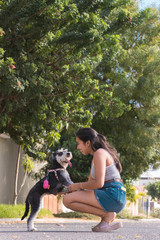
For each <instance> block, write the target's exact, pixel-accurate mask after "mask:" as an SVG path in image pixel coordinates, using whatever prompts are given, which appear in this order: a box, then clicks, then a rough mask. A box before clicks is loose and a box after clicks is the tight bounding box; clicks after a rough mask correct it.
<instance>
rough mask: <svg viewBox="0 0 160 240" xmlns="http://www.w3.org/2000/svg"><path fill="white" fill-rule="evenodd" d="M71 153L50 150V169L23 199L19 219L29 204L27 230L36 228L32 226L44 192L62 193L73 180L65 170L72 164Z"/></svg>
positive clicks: (26, 211) (61, 150) (25, 214)
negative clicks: (22, 209)
mask: <svg viewBox="0 0 160 240" xmlns="http://www.w3.org/2000/svg"><path fill="white" fill-rule="evenodd" d="M71 158H72V153H71V152H68V150H67V149H60V150H57V151H55V152H52V154H51V156H50V160H51V161H52V169H51V170H49V171H48V174H47V176H46V177H44V178H43V179H41V180H40V181H38V182H37V183H36V184H35V185H34V186H33V187H32V188H31V190H30V191H29V193H28V195H27V198H26V201H25V213H24V215H23V217H22V218H21V220H23V219H24V218H25V217H26V216H27V215H28V212H29V207H30V206H31V213H30V215H29V217H28V219H27V229H28V231H31V232H34V231H36V230H37V229H36V228H35V227H34V220H35V219H36V217H37V214H38V212H39V211H40V205H41V200H42V197H43V195H44V194H53V195H57V194H61V193H64V192H65V191H66V189H67V187H68V186H69V185H71V184H72V183H73V182H72V181H71V179H70V176H69V173H68V171H67V170H66V168H67V166H68V165H69V166H70V167H71V166H72V163H71V162H70V160H71Z"/></svg>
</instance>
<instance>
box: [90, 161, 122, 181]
mask: <svg viewBox="0 0 160 240" xmlns="http://www.w3.org/2000/svg"><path fill="white" fill-rule="evenodd" d="M91 176H92V178H94V179H95V168H94V163H93V164H92V168H91ZM114 178H120V179H121V176H120V173H119V171H118V169H117V167H116V165H115V164H111V165H109V166H107V167H106V173H105V179H104V181H108V180H111V179H114Z"/></svg>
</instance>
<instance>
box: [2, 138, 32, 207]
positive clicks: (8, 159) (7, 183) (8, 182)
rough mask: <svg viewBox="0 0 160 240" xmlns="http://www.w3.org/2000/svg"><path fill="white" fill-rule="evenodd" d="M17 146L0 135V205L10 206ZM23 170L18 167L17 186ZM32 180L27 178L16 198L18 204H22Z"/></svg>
mask: <svg viewBox="0 0 160 240" xmlns="http://www.w3.org/2000/svg"><path fill="white" fill-rule="evenodd" d="M17 154H18V145H17V144H16V143H14V141H13V140H12V139H11V138H9V137H7V136H6V135H0V184H1V186H0V204H1V203H6V204H12V203H13V193H14V177H15V169H16V160H17ZM22 178H23V169H22V167H21V166H20V174H19V185H20V184H21V182H22ZM34 183H35V182H34V181H33V180H32V179H29V178H27V181H26V183H25V186H24V188H23V189H22V191H21V194H20V195H19V197H18V203H24V202H25V198H26V195H27V194H28V191H29V189H30V188H31V186H33V185H34Z"/></svg>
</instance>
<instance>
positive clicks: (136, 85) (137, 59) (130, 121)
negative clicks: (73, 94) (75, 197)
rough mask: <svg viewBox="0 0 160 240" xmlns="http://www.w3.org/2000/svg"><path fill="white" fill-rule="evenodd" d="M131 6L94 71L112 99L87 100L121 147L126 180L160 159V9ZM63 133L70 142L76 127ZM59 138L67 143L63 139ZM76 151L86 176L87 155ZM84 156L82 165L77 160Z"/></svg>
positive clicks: (101, 127) (100, 126)
mask: <svg viewBox="0 0 160 240" xmlns="http://www.w3.org/2000/svg"><path fill="white" fill-rule="evenodd" d="M131 9H132V11H131V12H130V16H129V21H128V22H125V23H124V25H122V26H119V25H118V26H117V24H116V26H117V28H118V29H117V28H116V29H115V28H112V30H111V31H112V34H113V36H115V33H118V34H119V35H118V36H117V42H116V44H115V45H112V47H110V48H109V49H108V51H107V52H105V51H104V55H103V59H102V60H101V62H100V64H99V65H98V66H97V68H96V70H94V72H93V74H94V78H95V79H97V80H99V88H100V89H103V86H106V83H107V86H108V94H109V93H111V94H112V97H111V98H108V99H107V100H108V101H109V102H108V103H107V101H103V102H100V101H99V104H97V103H96V102H95V101H92V102H90V103H89V104H88V105H87V106H85V107H86V108H87V109H88V108H89V109H90V111H91V112H92V115H93V119H92V124H91V126H92V127H93V128H95V129H96V130H97V131H98V132H100V133H102V134H104V135H105V136H106V137H107V139H108V141H109V142H110V144H111V145H113V146H115V148H116V149H117V152H118V153H119V155H120V160H121V162H122V166H123V172H122V177H123V180H124V181H125V182H126V180H133V179H137V178H138V177H139V176H140V174H141V173H142V172H143V171H145V170H147V169H148V168H149V166H150V165H152V166H153V167H154V168H156V167H158V166H159V164H160V145H159V143H160V141H159V136H160V135H159V119H160V116H159V113H160V104H159V103H160V102H159V96H160V95H159V89H160V81H159V40H158V39H159V33H160V32H159V31H160V23H159V15H158V12H157V11H156V10H153V9H146V10H144V11H141V12H139V11H138V8H137V7H136V6H135V5H133V7H132V8H131ZM117 45H118V46H117ZM116 47H117V51H116ZM104 96H106V95H104ZM119 106H121V107H119ZM75 132H76V130H75V131H74V133H75ZM64 135H65V136H64V138H62V139H64V145H65V147H66V146H67V144H68V146H70V141H71V136H73V131H72V133H71V135H70V133H69V132H68V133H66V132H65V133H64ZM67 139H68V140H67ZM60 144H61V145H63V140H62V141H61V142H60ZM73 153H74V159H73V162H75V167H77V172H79V173H81V177H82V178H83V173H82V171H81V167H82V166H83V165H85V164H86V159H85V160H83V158H81V157H80V156H79V155H77V152H76V151H74V152H73ZM80 159H82V162H81V166H79V165H77V164H76V163H79V162H80ZM84 161H85V162H84ZM88 161H89V159H88ZM88 161H87V166H88V164H89V162H88ZM87 169H88V168H86V171H88V174H89V169H88V170H87ZM86 171H85V175H86V176H87V172H86ZM71 174H72V173H71ZM77 177H78V176H77ZM76 180H77V178H76Z"/></svg>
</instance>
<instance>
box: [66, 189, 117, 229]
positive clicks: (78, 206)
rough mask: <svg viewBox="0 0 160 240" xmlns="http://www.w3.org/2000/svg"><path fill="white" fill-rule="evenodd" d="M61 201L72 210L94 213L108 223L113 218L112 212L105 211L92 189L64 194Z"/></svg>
mask: <svg viewBox="0 0 160 240" xmlns="http://www.w3.org/2000/svg"><path fill="white" fill-rule="evenodd" d="M63 203H64V205H65V206H66V207H67V208H70V209H72V210H73V211H78V212H85V213H90V214H94V215H96V216H99V217H101V218H103V220H104V221H106V222H107V223H108V224H110V223H111V222H112V221H113V220H114V219H115V213H114V212H105V211H104V210H103V208H102V207H101V205H100V204H99V202H98V200H97V199H96V197H95V194H94V191H93V190H84V191H76V192H72V193H69V194H67V195H65V196H64V198H63Z"/></svg>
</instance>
